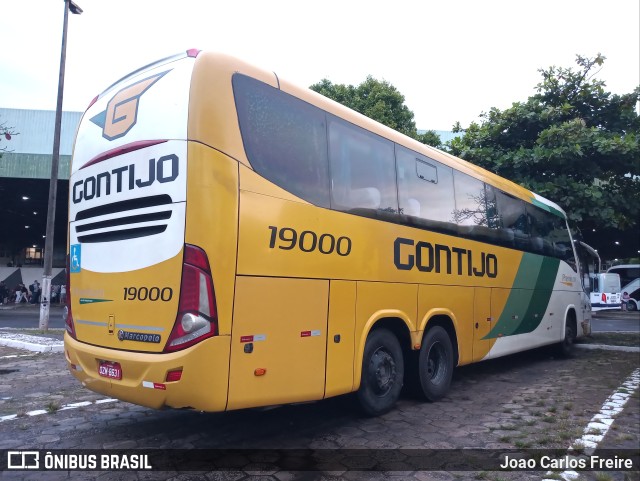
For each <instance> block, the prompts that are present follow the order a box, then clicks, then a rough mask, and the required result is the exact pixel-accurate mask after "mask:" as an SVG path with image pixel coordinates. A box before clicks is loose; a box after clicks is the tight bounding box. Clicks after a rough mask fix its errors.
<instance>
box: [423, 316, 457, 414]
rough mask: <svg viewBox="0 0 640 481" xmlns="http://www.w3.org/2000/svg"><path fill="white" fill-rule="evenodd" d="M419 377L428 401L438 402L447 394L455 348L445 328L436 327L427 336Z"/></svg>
mask: <svg viewBox="0 0 640 481" xmlns="http://www.w3.org/2000/svg"><path fill="white" fill-rule="evenodd" d="M418 375H419V377H420V387H421V388H422V394H423V395H424V397H425V398H426V399H427V400H429V401H432V402H433V401H437V400H439V399H442V398H443V397H444V396H445V395H446V394H447V391H448V390H449V386H450V385H451V377H452V376H453V346H452V344H451V339H450V338H449V334H447V331H445V330H444V328H442V327H440V326H434V327H432V328H431V329H429V330H428V331H427V333H426V334H425V336H424V339H423V341H422V346H421V347H420V355H419V356H418Z"/></svg>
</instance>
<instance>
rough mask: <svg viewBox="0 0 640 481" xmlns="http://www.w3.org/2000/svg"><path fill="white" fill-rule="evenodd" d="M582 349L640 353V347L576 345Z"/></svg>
mask: <svg viewBox="0 0 640 481" xmlns="http://www.w3.org/2000/svg"><path fill="white" fill-rule="evenodd" d="M574 346H575V347H578V348H580V349H604V350H605V351H622V352H640V347H634V346H609V345H607V344H574Z"/></svg>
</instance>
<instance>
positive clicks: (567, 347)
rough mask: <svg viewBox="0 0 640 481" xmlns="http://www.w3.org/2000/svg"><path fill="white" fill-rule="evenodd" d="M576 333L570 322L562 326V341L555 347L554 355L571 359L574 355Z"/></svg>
mask: <svg viewBox="0 0 640 481" xmlns="http://www.w3.org/2000/svg"><path fill="white" fill-rule="evenodd" d="M575 340H576V331H575V327H574V326H573V323H572V322H567V323H566V324H565V326H564V339H563V340H562V342H561V343H559V344H558V345H557V347H556V353H557V354H558V355H559V356H560V357H571V356H573V354H574V353H575V350H576V349H575Z"/></svg>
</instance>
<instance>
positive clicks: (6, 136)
mask: <svg viewBox="0 0 640 481" xmlns="http://www.w3.org/2000/svg"><path fill="white" fill-rule="evenodd" d="M14 135H18V133H17V132H16V131H15V129H14V128H13V127H7V123H6V122H0V157H2V152H7V151H8V148H7V147H6V145H3V142H5V141H7V142H8V141H10V140H11V138H12V137H13V136H14Z"/></svg>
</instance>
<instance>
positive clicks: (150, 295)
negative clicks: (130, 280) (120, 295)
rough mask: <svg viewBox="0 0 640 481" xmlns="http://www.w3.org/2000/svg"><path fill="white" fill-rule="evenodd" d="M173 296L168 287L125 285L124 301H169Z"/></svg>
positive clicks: (171, 290)
mask: <svg viewBox="0 0 640 481" xmlns="http://www.w3.org/2000/svg"><path fill="white" fill-rule="evenodd" d="M172 297H173V289H171V288H170V287H125V288H124V300H125V301H152V302H155V301H163V302H169V301H170V300H171V298H172Z"/></svg>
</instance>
